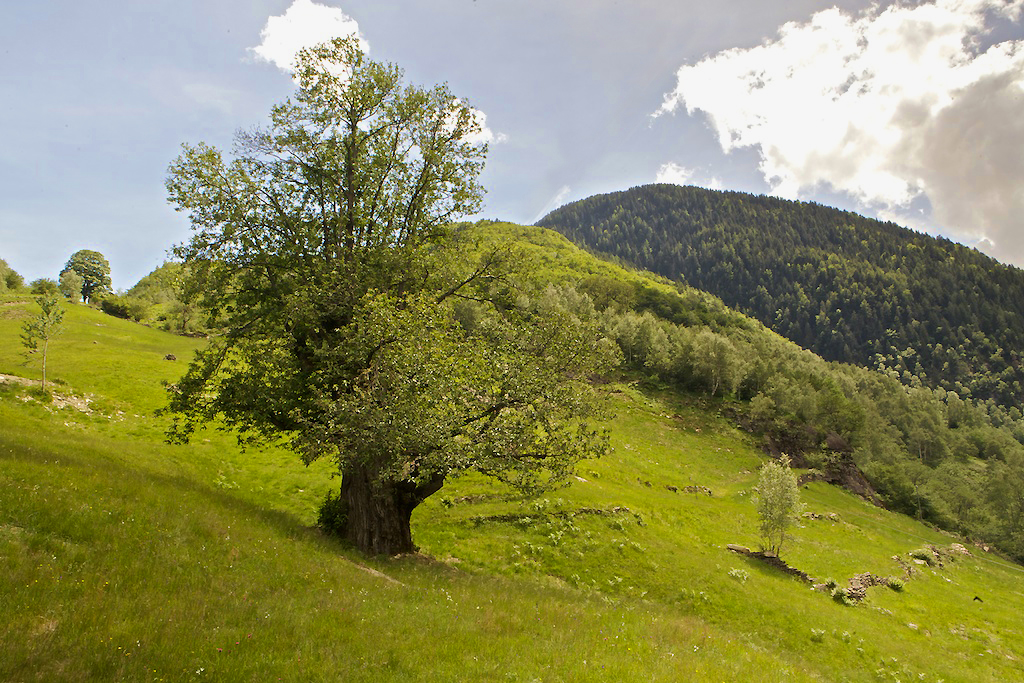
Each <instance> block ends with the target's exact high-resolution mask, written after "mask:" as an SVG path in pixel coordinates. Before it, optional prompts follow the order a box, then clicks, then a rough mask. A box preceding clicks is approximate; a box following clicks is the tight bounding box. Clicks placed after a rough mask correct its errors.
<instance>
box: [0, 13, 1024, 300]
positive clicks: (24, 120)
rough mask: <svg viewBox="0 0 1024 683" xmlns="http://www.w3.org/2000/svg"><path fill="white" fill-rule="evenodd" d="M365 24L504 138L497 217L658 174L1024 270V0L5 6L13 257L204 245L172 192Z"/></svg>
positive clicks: (495, 185) (4, 150)
mask: <svg viewBox="0 0 1024 683" xmlns="http://www.w3.org/2000/svg"><path fill="white" fill-rule="evenodd" d="M352 34H354V35H357V36H358V37H359V39H360V41H361V43H362V45H363V47H364V49H366V50H367V51H368V54H369V56H370V57H371V58H373V59H375V60H379V61H386V62H394V63H396V64H398V65H399V66H401V67H402V68H403V69H404V70H405V73H406V77H407V80H408V81H409V82H410V83H416V84H419V85H424V86H430V85H433V84H435V83H440V82H446V83H448V84H449V86H450V88H451V89H452V91H453V92H454V94H455V95H457V96H459V97H461V98H464V99H465V100H467V101H468V102H469V103H470V104H471V105H472V106H473V107H474V108H475V109H477V110H478V112H479V117H480V120H481V121H483V122H484V123H485V130H484V134H485V140H486V141H487V142H488V144H489V154H488V163H487V167H486V169H485V170H484V173H483V177H482V181H483V184H484V186H485V187H486V188H487V196H486V198H485V208H484V210H483V212H482V214H481V215H480V216H479V217H485V218H494V219H500V220H507V221H512V222H517V223H533V222H535V221H537V220H538V219H539V218H541V217H542V216H543V215H545V214H546V213H547V212H548V211H550V210H552V209H554V208H557V207H558V206H560V205H562V204H565V203H567V202H570V201H575V200H578V199H582V198H585V197H588V196H591V195H594V194H598V193H603V192H612V191H617V190H624V189H628V188H630V187H634V186H637V185H645V184H649V183H654V182H672V183H678V184H692V185H699V186H703V187H709V188H714V189H724V190H738V191H743V192H752V193H756V194H774V195H778V196H782V197H786V198H790V199H803V200H809V201H816V202H819V203H822V204H828V205H832V206H837V207H840V208H843V209H849V210H853V211H857V212H859V213H863V214H865V215H868V216H874V217H878V218H882V219H884V220H892V221H894V222H896V223H899V224H901V225H906V226H908V227H911V228H913V229H915V230H920V231H923V232H928V233H930V234H936V235H944V236H946V237H948V238H950V239H953V240H956V241H959V242H962V243H964V244H967V245H969V246H973V247H977V248H978V249H980V250H982V251H984V252H985V253H987V254H989V255H991V256H993V257H995V258H997V259H999V260H1001V261H1003V262H1004V263H1010V264H1014V265H1017V266H1021V267H1024V0H927V1H917V2H911V1H904V2H895V3H894V2H866V1H861V0H841V1H840V2H838V3H833V2H816V1H812V0H792V1H787V2H785V3H771V2H764V0H726V1H725V2H712V3H709V2H706V0H702V1H700V2H696V1H690V0H673V1H669V0H585V1H584V0H560V1H559V2H552V1H551V0H432V1H431V2H422V1H419V2H414V1H412V0H396V1H394V2H385V1H383V0H315V1H314V0H249V1H247V2H238V1H237V0H173V1H172V0H147V1H146V2H131V1H129V0H37V1H35V2H4V3H0V52H2V59H0V101H2V102H3V104H4V106H2V107H0V131H3V143H2V144H0V258H3V259H5V260H6V261H7V262H8V263H9V264H10V265H11V266H12V267H13V268H14V269H15V270H17V271H18V272H20V273H21V274H22V275H24V276H25V277H26V278H27V279H29V280H32V279H35V278H38V277H51V278H56V277H57V275H58V274H59V272H60V270H61V269H62V267H63V264H64V263H65V261H66V260H67V259H68V257H69V256H70V255H71V254H72V253H73V252H74V251H76V250H78V249H95V250H97V251H100V252H101V253H103V254H104V255H105V256H106V257H107V258H108V260H109V261H110V263H111V270H112V277H113V281H114V286H115V288H129V287H131V286H132V285H133V284H135V282H137V281H138V280H139V279H140V278H141V277H143V276H144V275H146V274H147V273H149V272H151V271H152V270H153V269H154V268H156V267H157V266H159V265H160V264H161V263H162V262H163V261H164V260H165V259H167V258H168V253H167V252H168V249H170V248H171V247H172V246H173V245H175V244H177V243H180V242H183V241H185V240H187V239H188V237H189V225H188V222H187V220H186V219H185V217H184V216H183V215H181V214H178V213H176V212H175V211H174V210H173V208H172V207H170V206H169V205H168V204H167V201H166V192H165V189H164V180H165V177H166V172H167V166H168V164H169V163H170V162H171V161H172V160H173V159H174V158H175V157H176V156H177V154H178V153H179V151H180V146H181V144H182V143H190V144H194V143H197V142H200V141H204V142H207V143H209V144H212V145H214V146H217V147H219V148H221V149H223V150H225V151H230V149H231V145H232V139H233V137H234V134H235V132H236V131H238V130H240V129H250V128H252V127H254V126H258V125H260V124H263V123H265V122H266V121H267V116H268V113H269V111H270V108H271V107H272V106H273V105H274V104H275V103H278V102H281V101H284V100H285V99H286V98H288V97H289V96H290V95H292V94H293V93H294V88H295V86H294V82H293V80H292V78H291V74H290V70H289V67H290V64H291V62H292V58H293V56H294V53H295V52H296V51H297V50H298V49H299V48H301V47H302V46H304V45H308V44H313V43H316V42H320V41H322V40H326V39H329V38H331V37H333V36H338V35H352Z"/></svg>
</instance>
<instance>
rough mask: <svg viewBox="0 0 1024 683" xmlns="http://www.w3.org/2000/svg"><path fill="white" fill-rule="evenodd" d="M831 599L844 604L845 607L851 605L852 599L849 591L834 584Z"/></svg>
mask: <svg viewBox="0 0 1024 683" xmlns="http://www.w3.org/2000/svg"><path fill="white" fill-rule="evenodd" d="M832 599H833V600H835V601H836V602H838V603H839V604H840V605H846V606H847V607H849V606H851V605H853V599H852V598H850V592H849V591H847V590H846V589H845V588H843V587H842V586H836V587H835V588H833V589H832Z"/></svg>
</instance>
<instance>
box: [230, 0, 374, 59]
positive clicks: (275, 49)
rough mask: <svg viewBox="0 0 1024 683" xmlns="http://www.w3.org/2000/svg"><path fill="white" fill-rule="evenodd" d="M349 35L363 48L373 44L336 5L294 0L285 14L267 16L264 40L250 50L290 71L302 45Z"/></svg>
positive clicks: (263, 31)
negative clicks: (354, 37) (367, 40)
mask: <svg viewBox="0 0 1024 683" xmlns="http://www.w3.org/2000/svg"><path fill="white" fill-rule="evenodd" d="M346 36H357V37H358V38H359V45H360V46H361V47H362V49H363V51H364V52H368V51H369V49H370V44H369V43H368V42H366V40H365V39H363V37H362V36H361V35H360V34H359V24H358V23H356V20H355V19H353V18H351V17H349V16H348V15H346V14H345V13H344V12H342V11H341V10H340V9H338V8H336V7H328V6H326V5H320V4H317V3H315V2H313V1H312V0H295V1H294V2H293V3H292V4H291V6H290V7H289V8H288V9H287V10H285V13H284V14H281V15H279V16H271V17H268V18H267V23H266V25H265V26H264V27H263V30H262V31H261V32H260V38H262V41H261V42H260V44H259V45H257V46H256V47H251V48H249V50H250V51H251V52H252V53H253V54H255V55H256V57H257V59H261V60H263V61H265V62H270V63H271V64H273V65H275V66H276V67H278V68H279V69H283V70H284V71H288V72H291V71H292V70H293V69H292V67H293V66H294V64H295V57H296V55H298V54H299V50H301V49H302V48H304V47H312V46H313V45H318V44H320V43H323V42H326V41H328V40H331V39H332V38H344V37H346Z"/></svg>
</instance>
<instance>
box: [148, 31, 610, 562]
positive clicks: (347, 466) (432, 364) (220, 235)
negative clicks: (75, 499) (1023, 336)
mask: <svg viewBox="0 0 1024 683" xmlns="http://www.w3.org/2000/svg"><path fill="white" fill-rule="evenodd" d="M296 74H297V78H298V82H299V88H298V93H297V95H296V96H295V97H294V98H292V99H289V100H288V101H286V102H284V103H283V104H280V105H278V106H276V107H274V108H273V110H272V112H271V117H270V124H269V126H268V127H267V128H262V129H256V130H252V131H248V132H244V133H240V134H239V136H238V139H237V145H236V156H235V158H234V159H232V160H230V161H227V162H226V161H225V160H224V158H223V156H222V154H221V153H220V152H219V151H218V150H216V149H214V148H212V147H210V146H208V145H205V144H198V145H185V146H184V149H183V153H182V154H181V156H179V157H178V158H177V159H176V160H175V161H174V162H172V164H171V166H170V169H169V175H168V179H167V190H168V195H169V200H170V202H171V203H172V204H173V205H175V206H176V207H177V208H178V210H181V211H186V212H188V214H189V216H190V219H191V222H192V227H193V230H194V234H193V237H192V239H191V240H190V241H189V242H188V243H187V244H184V245H181V246H180V247H179V248H178V250H177V252H178V255H179V256H180V257H181V258H182V259H183V260H184V262H185V263H186V265H187V266H188V267H189V271H190V272H191V273H192V274H193V275H192V276H193V277H197V278H202V279H203V282H204V283H205V284H204V288H203V297H204V300H203V305H204V307H205V309H206V310H207V311H209V312H210V314H211V315H214V316H219V317H220V320H221V322H222V324H223V327H224V329H225V330H226V333H225V334H224V335H223V336H222V337H220V338H218V339H217V340H215V341H214V342H213V343H211V345H210V346H209V347H208V348H207V349H206V350H205V351H203V352H202V353H200V354H198V356H197V358H196V359H195V360H194V361H193V363H192V364H191V365H190V367H189V370H188V372H187V373H186V375H185V376H184V377H183V378H182V380H181V381H180V382H178V383H177V384H176V385H175V386H173V387H171V401H170V409H171V411H172V412H173V413H175V415H176V421H175V426H174V428H173V429H172V432H171V436H172V438H174V439H177V440H187V439H188V438H189V436H190V435H191V434H192V432H193V430H194V429H196V428H197V427H199V426H201V425H203V424H205V423H206V422H208V421H210V420H213V419H216V418H220V419H222V420H223V424H224V425H226V426H227V427H228V428H232V429H235V430H237V431H238V433H239V435H240V438H241V439H243V440H247V441H256V442H259V441H267V440H278V439H283V440H285V441H287V442H288V443H289V444H290V445H291V446H292V447H293V448H294V449H295V450H296V451H297V452H298V453H299V454H300V455H301V457H302V458H303V459H304V460H305V461H306V462H310V461H312V460H314V459H316V458H320V457H330V458H333V459H334V460H335V461H336V462H337V465H338V468H339V471H340V473H341V475H342V482H341V492H340V498H339V500H340V504H341V507H342V511H341V514H340V515H339V516H338V517H337V519H338V520H339V521H338V529H337V531H339V532H340V533H341V534H342V535H343V536H344V537H345V538H347V539H348V540H350V541H351V542H353V543H354V544H355V545H356V546H357V547H359V548H360V549H362V550H364V551H366V552H370V553H398V552H406V551H410V550H412V549H413V548H414V546H413V544H412V537H411V529H410V516H411V513H412V510H413V509H414V508H415V507H416V506H417V505H418V504H419V503H420V502H421V501H422V500H424V499H425V498H426V497H427V496H429V495H431V494H432V493H434V492H436V491H437V490H439V489H440V487H441V486H442V485H443V484H444V481H445V480H446V479H447V478H448V477H451V476H454V475H457V474H459V473H461V472H464V471H467V470H476V471H480V472H483V473H485V474H488V475H492V476H495V477H498V478H499V479H502V480H503V481H506V482H508V483H509V484H511V485H513V486H515V487H518V488H520V489H523V490H535V489H537V488H539V487H544V486H550V485H556V484H558V483H560V482H562V481H564V480H565V479H566V477H567V475H568V473H569V471H570V468H571V466H572V464H573V463H574V462H576V461H577V460H578V459H579V458H580V457H584V456H588V455H596V454H599V453H601V452H602V451H603V450H604V449H605V448H606V442H605V439H604V438H603V435H602V434H601V433H600V432H598V431H597V430H595V429H594V428H592V427H590V426H588V424H587V418H588V417H590V416H592V415H593V414H594V412H595V409H596V407H597V404H596V403H595V401H594V400H593V392H592V389H591V388H590V385H589V383H588V379H589V377H590V375H591V374H592V373H594V372H596V371H599V370H600V369H601V367H602V362H603V361H604V360H605V359H607V358H608V357H609V356H608V353H607V352H606V351H607V348H606V346H605V345H602V342H601V339H600V336H599V333H598V326H597V321H596V314H595V313H594V311H593V307H592V306H591V307H590V308H589V309H588V308H587V307H586V306H575V307H573V306H569V305H567V304H566V302H565V300H564V297H558V296H553V295H551V294H550V293H546V292H532V291H529V290H528V289H524V288H521V287H518V286H517V284H516V282H515V273H514V263H515V254H514V253H513V250H512V249H511V248H510V247H507V246H501V245H497V246H493V247H488V248H481V247H479V246H477V245H474V244H472V243H470V242H468V241H467V240H465V239H464V232H463V231H461V230H459V229H458V228H457V227H454V226H453V225H452V221H453V220H455V219H457V218H459V217H460V216H463V215H466V214H469V213H473V212H475V211H476V210H478V209H479V207H480V200H481V197H482V193H483V189H482V187H481V186H480V184H479V182H478V175H479V173H480V170H481V168H482V166H483V160H484V157H485V155H486V151H487V148H486V145H485V144H481V143H478V142H476V141H475V140H476V137H475V135H476V134H477V133H478V132H479V129H480V126H479V123H478V117H477V115H476V113H475V111H474V110H473V109H472V108H471V107H469V106H468V105H467V104H466V103H465V102H463V101H461V100H459V99H458V98H456V97H455V96H453V95H452V93H451V92H450V91H449V89H448V88H447V87H446V86H443V85H442V86H436V87H434V88H429V89H425V88H420V87H416V86H410V85H404V84H403V82H402V72H401V70H400V69H398V68H397V67H396V66H394V65H391V64H383V63H378V62H374V61H372V60H370V59H368V58H367V57H366V56H365V55H364V54H363V53H362V52H361V51H360V50H359V48H358V45H357V44H356V42H355V41H353V40H341V39H339V40H335V41H333V42H331V43H327V44H324V45H321V46H318V47H316V48H313V49H309V50H304V51H303V52H302V53H301V54H300V56H299V59H298V63H297V68H296Z"/></svg>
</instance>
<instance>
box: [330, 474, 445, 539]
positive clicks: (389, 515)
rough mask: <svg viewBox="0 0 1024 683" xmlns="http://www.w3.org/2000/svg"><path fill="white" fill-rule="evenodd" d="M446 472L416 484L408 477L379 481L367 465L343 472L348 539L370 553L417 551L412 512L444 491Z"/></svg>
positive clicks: (343, 498)
mask: <svg viewBox="0 0 1024 683" xmlns="http://www.w3.org/2000/svg"><path fill="white" fill-rule="evenodd" d="M443 484H444V475H440V474H439V475H436V476H435V477H434V478H432V479H430V480H429V481H427V482H425V483H422V484H416V483H414V482H411V481H405V480H399V481H395V480H384V481H377V478H376V477H375V476H373V474H372V472H371V470H370V469H369V468H368V467H366V466H359V465H356V466H352V467H350V468H348V469H346V470H345V471H344V472H343V473H342V479H341V499H342V501H343V502H344V506H345V510H346V514H347V517H346V521H345V529H344V538H345V539H346V540H347V541H349V542H350V543H352V544H353V545H354V546H355V547H356V548H358V549H359V550H361V551H362V552H364V553H366V554H368V555H397V554H399V553H410V552H415V550H416V546H415V545H413V542H412V527H411V524H410V521H411V518H412V511H413V510H414V509H415V508H416V506H417V505H419V504H420V503H422V502H423V501H424V500H426V498H427V497H428V496H430V495H431V494H433V493H436V492H437V491H438V490H440V488H441V486H442V485H443Z"/></svg>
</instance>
